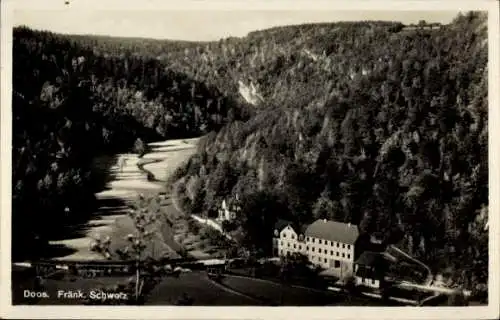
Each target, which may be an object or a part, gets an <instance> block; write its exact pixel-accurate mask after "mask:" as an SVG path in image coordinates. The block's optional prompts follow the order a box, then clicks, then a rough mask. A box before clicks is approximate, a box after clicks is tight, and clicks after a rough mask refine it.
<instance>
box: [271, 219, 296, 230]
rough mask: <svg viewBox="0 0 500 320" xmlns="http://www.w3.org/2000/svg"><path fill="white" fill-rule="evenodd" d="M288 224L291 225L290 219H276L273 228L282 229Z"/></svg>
mask: <svg viewBox="0 0 500 320" xmlns="http://www.w3.org/2000/svg"><path fill="white" fill-rule="evenodd" d="M288 225H293V224H292V222H291V221H288V220H284V219H278V220H277V221H276V223H275V224H274V229H277V230H278V231H281V230H283V229H284V228H285V227H286V226H288Z"/></svg>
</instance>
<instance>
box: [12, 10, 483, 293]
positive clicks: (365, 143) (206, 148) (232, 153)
mask: <svg viewBox="0 0 500 320" xmlns="http://www.w3.org/2000/svg"><path fill="white" fill-rule="evenodd" d="M486 21H487V19H486V16H485V15H484V14H481V13H477V12H471V13H467V14H465V15H459V16H457V17H456V19H455V20H454V21H453V22H452V23H450V24H448V25H443V26H439V27H438V28H430V29H425V28H419V27H416V28H412V29H408V28H405V26H404V25H403V24H401V23H396V22H381V21H363V22H339V23H325V24H304V25H298V26H286V27H277V28H273V29H268V30H260V31H255V32H251V33H250V34H248V35H247V36H246V37H243V38H227V39H221V40H220V41H216V42H206V43H195V42H178V41H163V40H161V41H160V40H149V39H117V38H110V37H97V36H62V35H56V34H53V33H50V32H39V31H32V30H30V29H28V28H25V27H22V28H17V29H16V30H14V73H13V74H14V79H13V81H14V92H13V115H14V117H13V121H14V123H13V126H14V127H13V129H14V141H13V164H14V168H13V219H14V220H13V227H14V228H13V236H14V239H15V240H14V242H13V243H15V244H16V245H18V246H25V247H26V245H27V244H30V241H32V240H34V239H37V238H38V239H40V238H42V239H43V238H46V237H47V236H48V235H50V234H51V232H52V231H53V230H55V229H57V228H58V227H59V226H60V225H61V224H62V223H68V221H69V222H71V220H72V219H74V218H81V217H82V216H84V215H85V213H88V212H89V211H90V210H91V207H92V203H93V201H92V198H93V191H94V188H97V187H98V186H99V181H98V180H99V179H98V177H96V175H95V174H93V173H92V170H91V166H90V164H91V160H92V158H94V157H95V156H96V155H98V154H101V153H104V152H117V151H119V150H125V149H127V148H130V147H131V146H133V145H134V142H135V141H136V140H137V139H140V141H144V142H146V141H151V140H155V139H166V138H173V137H190V136H200V135H204V138H203V139H202V140H201V142H200V144H199V146H198V148H199V149H198V152H197V154H196V155H195V156H193V157H192V158H191V159H190V160H189V162H188V163H187V164H186V165H185V166H183V167H181V168H179V170H178V171H177V172H176V175H175V176H174V177H173V178H172V181H170V183H173V184H174V185H173V187H174V191H175V193H176V196H177V197H179V198H180V200H181V201H180V202H181V203H182V204H183V206H184V209H185V210H186V211H192V212H197V213H201V214H205V215H209V216H210V215H213V214H214V213H215V212H216V208H217V205H218V204H220V201H221V200H222V199H223V198H225V197H230V196H235V195H236V194H238V195H239V198H240V199H242V202H243V208H242V211H241V214H240V216H239V217H238V218H237V219H236V225H234V226H232V228H233V229H234V230H235V231H234V232H235V233H237V234H239V235H240V238H241V241H242V242H241V244H242V245H243V246H245V247H247V248H260V249H262V250H263V251H266V250H268V249H269V247H270V245H271V240H270V237H271V235H272V227H273V224H274V221H275V220H276V219H277V218H286V219H289V220H292V221H294V222H295V223H297V224H307V223H310V222H311V221H313V220H314V219H316V218H329V219H335V220H339V221H345V222H351V223H354V224H357V225H359V227H360V230H361V232H362V233H363V234H378V235H380V236H382V237H383V240H384V241H385V242H386V243H394V244H397V245H398V246H400V247H402V248H403V249H404V250H407V251H408V252H409V253H411V254H413V255H415V256H417V257H419V258H420V259H422V260H423V261H426V263H428V264H429V265H430V266H432V268H433V269H434V271H436V272H440V273H446V274H449V275H450V278H451V280H453V281H454V282H455V283H457V284H461V285H463V286H465V287H467V288H471V289H473V290H484V289H485V284H486V283H487V276H488V269H487V266H488V230H487V218H488V148H487V146H488V93H487V88H488V84H487V73H488V70H487V61H488V57H487V52H488V48H487V30H486ZM248 88H252V89H253V95H258V96H259V97H260V98H259V99H258V100H255V101H257V102H255V101H250V102H249V101H248V99H246V98H244V97H243V95H242V89H248ZM89 186H90V187H89ZM83 199H85V200H83ZM83 204H85V205H86V206H84V205H83ZM67 208H69V210H68V209H67ZM16 239H17V240H16ZM38 241H39V240H38ZM14 249H15V248H14Z"/></svg>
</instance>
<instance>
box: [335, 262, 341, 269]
mask: <svg viewBox="0 0 500 320" xmlns="http://www.w3.org/2000/svg"><path fill="white" fill-rule="evenodd" d="M335 268H340V261H338V260H335Z"/></svg>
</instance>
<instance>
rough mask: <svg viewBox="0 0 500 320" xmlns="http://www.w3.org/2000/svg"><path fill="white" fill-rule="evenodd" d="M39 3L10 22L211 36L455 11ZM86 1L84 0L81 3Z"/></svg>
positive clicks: (113, 32) (407, 19) (73, 30)
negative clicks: (308, 24)
mask: <svg viewBox="0 0 500 320" xmlns="http://www.w3.org/2000/svg"><path fill="white" fill-rule="evenodd" d="M70 1H76V0H70ZM80 1H81V0H80ZM106 1H109V0H106ZM106 1H103V2H106ZM122 1H125V0H122ZM20 2H21V3H22V2H23V1H22V0H21V1H20ZM25 2H26V1H25ZM43 2H44V3H47V2H49V3H50V2H53V5H52V6H50V5H47V6H36V5H32V6H27V5H25V6H20V7H18V8H16V9H15V11H14V12H13V16H12V21H13V24H14V25H27V26H29V27H32V28H35V29H44V30H50V31H54V32H58V33H70V34H98V35H110V36H125V37H145V38H158V39H175V40H193V41H211V40H218V39H221V38H225V37H230V36H235V37H241V36H245V35H246V34H247V33H248V32H250V31H254V30H261V29H266V28H270V27H274V26H280V25H290V24H301V23H311V22H312V23H316V22H335V21H356V20H389V21H401V22H403V23H406V24H409V23H418V21H419V20H426V21H428V22H441V23H448V22H450V21H451V20H452V19H453V18H454V17H455V16H456V15H457V14H458V11H373V10H372V11H368V10H365V11H361V10H356V11H339V10H328V9H327V10H320V9H321V8H315V9H311V10H303V11H298V10H262V9H259V8H258V9H257V10H252V11H249V10H242V7H241V6H240V7H238V8H236V9H234V10H199V9H198V10H179V9H178V8H177V9H176V10H175V11H174V10H172V9H168V8H165V7H161V6H160V7H157V8H156V9H155V8H154V7H153V6H142V7H138V6H135V7H134V8H135V9H133V10H132V9H131V8H130V7H122V8H120V7H118V6H110V7H103V6H102V5H101V7H96V8H95V9H92V8H91V6H82V5H77V4H78V3H77V2H74V3H75V4H73V3H70V5H64V1H63V0H61V1H58V2H55V1H51V0H44V1H43ZM89 2H91V1H90V0H87V2H86V3H89ZM80 3H82V2H80ZM194 9H196V7H195V8H194Z"/></svg>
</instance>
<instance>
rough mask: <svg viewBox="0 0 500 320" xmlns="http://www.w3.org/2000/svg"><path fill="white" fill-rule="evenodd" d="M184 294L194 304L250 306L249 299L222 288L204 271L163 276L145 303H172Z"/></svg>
mask: <svg viewBox="0 0 500 320" xmlns="http://www.w3.org/2000/svg"><path fill="white" fill-rule="evenodd" d="M183 294H186V295H187V296H189V297H190V298H192V299H193V305H195V306H211V305H216V306H245V305H246V306H251V305H255V302H254V301H253V300H251V299H248V298H246V297H243V296H241V295H237V294H234V293H231V292H229V291H226V290H224V289H222V288H221V287H220V286H217V285H216V284H214V283H213V282H212V281H210V280H208V279H207V278H206V275H205V273H204V272H192V273H186V274H181V275H180V276H179V278H171V277H169V278H165V279H164V280H163V281H162V282H160V283H159V284H158V285H157V286H156V287H155V288H154V289H153V291H152V292H151V294H150V297H149V299H148V300H147V301H146V305H174V304H176V301H178V299H179V298H180V297H181V296H182V295H183Z"/></svg>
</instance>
